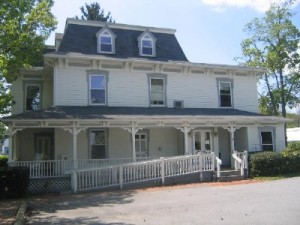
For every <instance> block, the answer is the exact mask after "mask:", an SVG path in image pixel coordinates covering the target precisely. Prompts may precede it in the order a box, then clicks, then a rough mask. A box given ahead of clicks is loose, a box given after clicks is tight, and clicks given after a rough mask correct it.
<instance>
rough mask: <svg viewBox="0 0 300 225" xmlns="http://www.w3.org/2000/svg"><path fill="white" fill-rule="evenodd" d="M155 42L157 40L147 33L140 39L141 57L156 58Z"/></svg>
mask: <svg viewBox="0 0 300 225" xmlns="http://www.w3.org/2000/svg"><path fill="white" fill-rule="evenodd" d="M155 41H156V39H155V38H154V37H153V35H151V33H149V32H148V31H146V32H145V33H143V34H142V35H141V36H140V37H139V48H140V55H141V56H155V54H156V53H155Z"/></svg>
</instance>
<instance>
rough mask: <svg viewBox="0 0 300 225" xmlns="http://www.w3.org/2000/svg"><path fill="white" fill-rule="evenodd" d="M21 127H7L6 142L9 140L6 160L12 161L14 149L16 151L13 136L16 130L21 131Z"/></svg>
mask: <svg viewBox="0 0 300 225" xmlns="http://www.w3.org/2000/svg"><path fill="white" fill-rule="evenodd" d="M21 130H22V129H16V128H11V127H9V128H8V132H7V133H8V142H9V144H8V145H9V146H8V162H12V161H13V160H14V159H13V158H14V157H13V156H14V151H16V149H15V148H16V145H15V142H14V138H15V134H16V133H17V132H18V131H21Z"/></svg>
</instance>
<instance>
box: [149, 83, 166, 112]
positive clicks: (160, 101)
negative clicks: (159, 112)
mask: <svg viewBox="0 0 300 225" xmlns="http://www.w3.org/2000/svg"><path fill="white" fill-rule="evenodd" d="M165 98H166V97H165V79H163V78H150V105H151V106H164V105H165Z"/></svg>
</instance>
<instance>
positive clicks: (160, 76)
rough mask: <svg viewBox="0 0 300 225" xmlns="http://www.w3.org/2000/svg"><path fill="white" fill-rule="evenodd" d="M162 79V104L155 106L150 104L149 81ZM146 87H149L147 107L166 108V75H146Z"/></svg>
mask: <svg viewBox="0 0 300 225" xmlns="http://www.w3.org/2000/svg"><path fill="white" fill-rule="evenodd" d="M152 79H162V80H163V90H164V91H163V94H164V96H163V101H164V104H162V105H156V104H152V103H151V93H152V92H151V80H152ZM148 85H149V106H150V107H166V106H167V75H164V74H148Z"/></svg>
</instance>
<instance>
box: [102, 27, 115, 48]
mask: <svg viewBox="0 0 300 225" xmlns="http://www.w3.org/2000/svg"><path fill="white" fill-rule="evenodd" d="M100 52H106V53H112V52H113V41H112V37H111V35H110V33H108V32H107V31H104V32H103V33H102V34H101V35H100Z"/></svg>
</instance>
